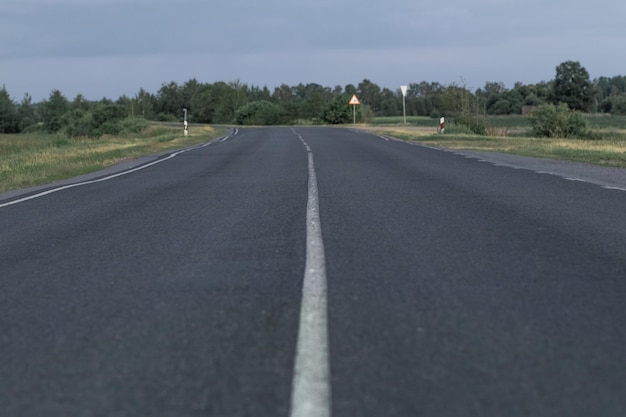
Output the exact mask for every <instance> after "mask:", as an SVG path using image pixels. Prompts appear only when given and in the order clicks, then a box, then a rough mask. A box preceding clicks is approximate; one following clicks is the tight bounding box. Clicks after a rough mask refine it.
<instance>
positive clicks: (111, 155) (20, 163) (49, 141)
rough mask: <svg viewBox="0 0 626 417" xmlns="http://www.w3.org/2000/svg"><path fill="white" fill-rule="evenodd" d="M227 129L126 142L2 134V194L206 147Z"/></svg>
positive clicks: (153, 131) (148, 135)
mask: <svg viewBox="0 0 626 417" xmlns="http://www.w3.org/2000/svg"><path fill="white" fill-rule="evenodd" d="M225 130H226V129H224V128H214V127H209V126H199V127H196V126H192V127H190V129H189V136H188V137H186V138H185V137H184V136H183V135H182V129H180V128H174V127H167V126H160V125H153V126H151V127H149V128H148V129H146V130H145V131H144V132H142V133H139V134H136V135H133V136H127V137H109V136H104V137H102V138H99V139H93V138H69V137H66V136H63V135H46V134H39V133H35V134H20V135H0V192H4V191H9V190H15V189H20V188H26V187H31V186H35V185H41V184H47V183H50V182H54V181H58V180H61V179H65V178H71V177H75V176H77V175H82V174H86V173H89V172H94V171H98V170H100V169H102V168H106V167H108V166H111V165H114V164H117V163H119V162H122V161H125V160H129V159H133V158H137V157H140V156H145V155H151V154H155V153H159V152H164V151H168V150H173V149H181V148H185V147H187V146H190V145H195V144H199V143H206V142H209V141H211V140H212V139H213V138H215V137H218V136H220V135H222V134H224V132H225Z"/></svg>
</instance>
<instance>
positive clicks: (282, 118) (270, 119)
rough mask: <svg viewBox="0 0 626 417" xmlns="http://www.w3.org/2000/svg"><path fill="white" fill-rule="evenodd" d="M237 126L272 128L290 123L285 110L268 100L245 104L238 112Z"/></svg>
mask: <svg viewBox="0 0 626 417" xmlns="http://www.w3.org/2000/svg"><path fill="white" fill-rule="evenodd" d="M236 121H237V124H240V125H260V126H272V125H280V124H286V123H288V122H289V120H288V115H287V112H286V111H285V109H283V108H282V107H281V106H280V105H278V104H275V103H271V102H269V101H266V100H261V101H253V102H250V103H248V104H245V105H244V106H243V107H241V108H240V109H239V110H238V111H237V115H236Z"/></svg>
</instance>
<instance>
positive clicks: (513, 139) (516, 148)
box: [360, 126, 626, 168]
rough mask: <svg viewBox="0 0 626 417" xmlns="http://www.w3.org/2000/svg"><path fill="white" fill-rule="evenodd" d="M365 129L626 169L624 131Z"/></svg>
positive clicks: (455, 145) (449, 145)
mask: <svg viewBox="0 0 626 417" xmlns="http://www.w3.org/2000/svg"><path fill="white" fill-rule="evenodd" d="M360 128H361V129H363V130H366V131H369V132H372V133H375V134H378V135H386V136H392V137H395V138H398V139H403V140H407V141H414V142H419V143H423V144H425V145H429V146H436V147H442V148H448V149H464V150H477V151H491V152H500V153H509V154H514V155H522V156H533V157H542V158H553V159H562V160H569V161H575V162H583V163H588V164H595V165H602V166H609V167H620V168H626V134H625V133H624V131H623V130H615V129H611V130H607V131H606V132H603V133H604V134H603V136H604V137H605V139H603V140H580V139H537V138H529V137H521V136H519V137H518V136H510V137H509V136H475V135H460V134H445V135H440V134H437V133H436V131H435V129H436V128H433V127H420V126H361V127H360Z"/></svg>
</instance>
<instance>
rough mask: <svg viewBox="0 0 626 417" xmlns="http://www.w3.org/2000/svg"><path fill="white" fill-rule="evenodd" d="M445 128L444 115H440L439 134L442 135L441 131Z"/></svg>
mask: <svg viewBox="0 0 626 417" xmlns="http://www.w3.org/2000/svg"><path fill="white" fill-rule="evenodd" d="M445 128H446V119H445V117H442V118H441V119H439V131H440V132H441V134H442V135H443V131H444V130H445Z"/></svg>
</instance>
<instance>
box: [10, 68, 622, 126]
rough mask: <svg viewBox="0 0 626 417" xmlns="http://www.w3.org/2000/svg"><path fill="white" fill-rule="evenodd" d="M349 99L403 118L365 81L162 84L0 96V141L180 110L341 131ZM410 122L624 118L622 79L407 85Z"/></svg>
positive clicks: (563, 77)
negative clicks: (556, 109)
mask: <svg viewBox="0 0 626 417" xmlns="http://www.w3.org/2000/svg"><path fill="white" fill-rule="evenodd" d="M352 95H356V96H357V97H358V98H359V100H360V101H361V103H362V104H361V105H360V106H358V112H359V113H358V118H359V120H360V121H369V120H371V119H372V118H373V117H385V116H399V115H402V113H403V97H402V93H401V91H400V89H399V88H398V89H396V90H391V89H389V88H386V87H380V86H379V85H377V84H375V83H374V82H372V81H370V80H368V79H364V80H363V81H361V82H360V83H358V84H357V85H353V84H348V85H346V86H344V87H342V86H335V87H327V86H322V85H319V84H315V83H309V84H302V83H301V84H298V85H295V86H289V85H286V84H282V85H280V86H279V87H276V88H274V89H273V91H270V90H269V89H268V88H267V87H258V86H254V85H248V84H245V83H242V82H240V81H239V80H235V81H231V82H216V83H212V84H210V83H202V82H199V81H197V80H196V79H191V80H189V81H187V82H185V83H183V84H179V83H177V82H174V81H172V82H169V83H164V84H162V86H161V88H160V89H159V90H158V91H157V92H156V93H150V92H148V91H146V90H144V89H140V90H139V92H138V93H137V94H135V95H134V96H133V97H128V96H122V97H119V98H118V99H117V100H115V101H113V100H110V99H107V98H104V99H102V100H100V101H89V100H86V99H85V98H84V97H83V96H82V95H81V94H78V95H77V96H76V97H74V98H73V99H71V100H70V99H68V98H67V97H65V96H64V95H63V94H62V93H61V92H60V91H59V90H53V91H52V92H51V93H50V96H49V97H48V98H47V99H45V100H43V101H41V102H38V103H33V100H32V97H31V96H30V95H29V94H25V96H24V98H23V99H22V100H21V101H20V102H17V101H15V100H14V99H13V98H12V97H11V96H10V94H9V92H8V91H7V89H6V87H5V86H3V87H2V89H0V133H19V132H24V131H29V130H44V131H46V132H50V133H55V132H61V131H63V132H65V133H67V134H69V135H71V136H100V135H103V134H120V133H123V132H126V131H134V130H137V129H141V128H142V126H145V124H144V123H142V122H141V121H148V120H150V121H164V122H173V121H181V119H182V115H183V109H187V114H188V121H189V122H190V123H209V124H233V123H236V124H240V125H278V124H342V123H351V122H352V109H351V107H350V106H349V105H348V101H349V100H350V98H351V97H352ZM404 100H405V103H406V112H407V115H409V116H430V117H440V116H449V117H461V118H462V116H463V115H510V114H523V113H524V112H525V111H526V110H528V109H529V108H534V107H537V106H541V105H545V104H559V103H565V104H567V106H568V108H569V109H570V110H575V111H580V112H591V113H596V112H597V113H605V114H613V115H626V76H615V77H600V78H597V79H594V80H593V81H592V80H590V78H589V73H588V72H587V70H586V69H585V68H584V67H583V66H582V65H581V64H580V63H579V62H574V61H567V62H564V63H562V64H560V65H559V66H557V68H556V75H555V78H554V79H553V80H551V81H548V82H545V81H542V82H539V83H536V84H523V83H520V82H518V83H515V85H514V86H513V87H512V88H510V89H509V88H507V87H506V86H505V85H504V84H503V83H501V82H487V83H486V84H485V85H484V86H483V87H481V88H478V89H475V90H474V91H472V88H471V87H468V86H467V85H465V82H464V80H463V79H461V80H460V82H455V83H451V84H447V85H444V84H440V83H438V82H426V81H422V82H420V83H411V84H409V85H408V90H407V95H406V98H405V99H404Z"/></svg>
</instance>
